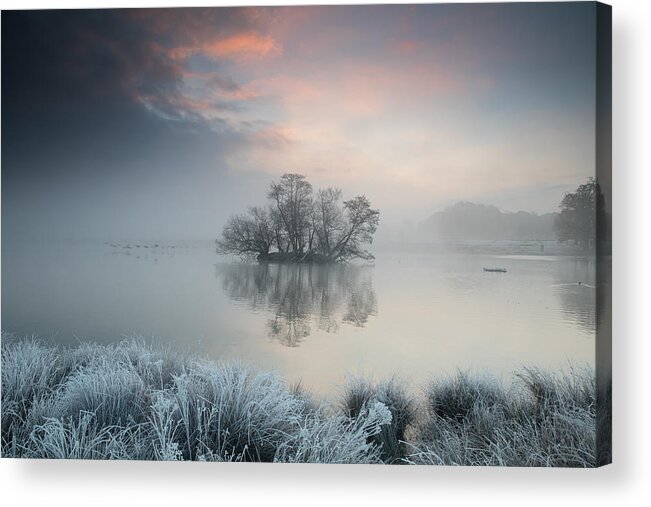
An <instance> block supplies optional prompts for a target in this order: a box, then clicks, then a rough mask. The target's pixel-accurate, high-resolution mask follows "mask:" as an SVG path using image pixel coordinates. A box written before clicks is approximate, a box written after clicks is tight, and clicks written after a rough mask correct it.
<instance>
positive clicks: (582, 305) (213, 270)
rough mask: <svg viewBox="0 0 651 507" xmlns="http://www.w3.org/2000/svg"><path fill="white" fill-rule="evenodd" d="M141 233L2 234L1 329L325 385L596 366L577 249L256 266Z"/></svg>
mask: <svg viewBox="0 0 651 507" xmlns="http://www.w3.org/2000/svg"><path fill="white" fill-rule="evenodd" d="M140 244H141V247H140V248H138V247H137V246H136V247H133V245H132V248H123V247H122V248H117V247H111V246H110V245H104V244H102V243H99V244H74V245H67V244H58V245H46V246H41V247H39V248H36V247H29V248H17V249H15V250H12V249H11V248H9V247H7V248H5V247H6V246H5V245H3V272H2V325H3V329H4V330H6V331H13V332H16V333H17V334H19V335H31V334H32V333H35V334H37V335H40V336H43V337H46V338H50V337H52V339H53V340H54V341H56V342H59V343H63V344H75V343H77V342H78V341H79V340H94V341H99V342H105V343H107V342H113V341H117V340H120V339H122V338H123V337H124V336H127V335H130V334H134V333H135V334H140V335H142V336H144V337H145V338H151V337H156V338H157V339H160V340H163V341H167V342H171V343H174V344H176V345H178V346H180V347H182V348H184V349H190V350H196V351H198V352H199V353H201V354H205V355H208V356H210V357H212V358H219V359H221V358H223V359H237V360H241V361H243V362H246V363H251V364H253V365H255V366H258V367H262V368H271V369H279V370H281V371H282V372H283V374H284V375H286V376H287V378H288V379H289V380H296V379H299V378H301V379H303V381H304V383H305V385H307V386H310V388H312V389H313V390H314V391H315V392H319V393H322V394H328V393H332V392H333V390H336V389H337V386H338V385H341V384H342V383H343V382H344V376H345V375H346V374H347V373H358V372H361V373H368V374H371V375H373V376H375V377H376V378H377V377H386V376H391V375H394V374H398V375H400V376H402V377H405V378H406V379H407V380H411V381H413V382H415V383H416V384H418V383H421V382H424V381H426V380H427V379H428V378H431V377H432V376H434V375H439V374H445V373H448V372H453V371H454V370H456V369H457V368H474V369H476V370H480V371H488V372H492V373H495V374H496V375H500V376H504V377H510V375H511V373H512V372H513V371H514V370H516V369H518V368H520V367H522V365H523V364H532V365H538V366H541V367H545V368H558V367H562V366H564V365H566V364H567V362H568V361H571V362H577V363H588V364H593V363H594V356H595V352H594V348H595V341H594V326H595V304H596V302H595V290H594V289H592V288H591V287H590V286H594V285H596V284H595V276H594V269H595V268H594V263H593V262H590V261H588V260H586V259H580V258H573V257H563V256H556V257H553V258H552V259H550V258H547V257H542V256H541V257H536V256H535V255H530V256H526V255H524V256H523V255H522V253H521V251H519V249H515V251H516V253H517V254H518V255H519V257H509V256H508V255H505V254H504V252H503V251H502V250H505V249H508V248H511V246H510V245H497V246H499V252H495V251H494V250H496V249H497V247H496V246H495V245H493V246H491V249H490V250H489V251H488V252H484V253H482V251H481V248H480V245H473V248H472V251H468V250H467V249H463V248H457V247H454V248H438V247H437V248H433V247H431V246H423V247H420V246H412V247H411V248H400V249H393V250H388V249H382V248H379V247H378V249H377V251H376V254H377V260H376V263H375V265H374V266H352V265H349V266H329V267H327V266H289V265H257V264H243V263H240V262H238V261H234V260H229V259H224V258H220V257H218V256H216V255H215V253H214V249H213V246H212V244H210V243H205V244H199V243H198V244H191V243H187V244H180V243H179V244H176V245H174V246H175V248H171V246H172V245H171V244H165V246H166V248H163V247H162V246H163V243H160V244H159V247H152V245H149V248H144V246H143V244H142V243H140ZM14 246H15V245H14ZM516 246H517V245H516ZM12 248H13V246H12ZM485 266H499V267H504V268H506V269H507V270H508V272H507V273H485V272H483V267H485ZM578 282H581V283H582V284H581V286H579V285H578ZM270 338H271V339H270Z"/></svg>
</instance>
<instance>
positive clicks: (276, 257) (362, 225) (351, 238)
mask: <svg viewBox="0 0 651 507" xmlns="http://www.w3.org/2000/svg"><path fill="white" fill-rule="evenodd" d="M267 198H268V200H269V202H268V204H267V205H266V206H265V207H257V206H255V207H251V208H249V210H248V212H247V213H245V214H240V215H234V216H232V217H231V218H229V219H228V221H227V222H226V225H225V226H224V229H223V231H222V237H221V239H219V240H217V241H216V244H217V249H218V251H219V252H220V253H225V254H235V255H241V256H254V257H256V258H257V259H258V260H259V261H280V262H342V261H348V260H352V259H363V260H367V261H370V260H373V259H374V256H373V254H371V253H370V252H369V251H368V250H366V249H365V247H366V245H369V244H371V243H372V242H373V235H374V234H375V231H376V230H377V227H378V224H379V222H380V212H379V211H378V210H377V209H373V208H371V203H370V201H369V200H368V199H367V198H366V197H365V196H363V195H360V196H357V197H355V198H353V199H350V200H347V201H343V202H342V193H341V190H339V189H337V188H330V187H329V188H326V189H322V190H318V191H317V192H316V194H315V193H314V191H313V188H312V185H311V184H310V183H309V182H308V181H307V180H306V179H305V176H303V175H301V174H284V175H283V176H282V177H281V178H280V181H278V182H273V183H272V184H271V186H270V188H269V192H268V193H267Z"/></svg>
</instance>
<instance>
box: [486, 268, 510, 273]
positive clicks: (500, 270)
mask: <svg viewBox="0 0 651 507" xmlns="http://www.w3.org/2000/svg"><path fill="white" fill-rule="evenodd" d="M484 271H485V272H486V273H506V268H484Z"/></svg>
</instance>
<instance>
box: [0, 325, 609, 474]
mask: <svg viewBox="0 0 651 507" xmlns="http://www.w3.org/2000/svg"><path fill="white" fill-rule="evenodd" d="M595 401H596V400H595V383H594V375H593V372H591V371H589V370H580V371H573V372H571V373H569V374H550V373H546V372H542V371H539V370H535V369H523V370H522V371H521V372H519V373H517V374H516V378H515V379H514V382H513V383H512V385H509V386H508V387H507V386H504V385H502V384H500V383H498V382H497V381H495V380H494V379H491V378H488V377H481V376H476V375H470V374H468V373H462V372H460V373H458V374H456V375H454V376H452V377H450V378H445V379H439V380H434V381H432V382H431V383H430V384H429V385H427V386H426V387H425V388H424V389H423V390H422V392H421V391H420V390H419V391H418V392H417V393H414V392H412V391H410V389H408V387H407V386H405V385H404V384H403V383H401V382H399V381H398V380H396V379H391V380H388V381H384V382H379V383H371V382H368V381H366V380H364V379H353V380H351V381H350V382H349V383H348V384H347V385H346V387H345V389H344V392H343V393H342V396H341V401H340V402H339V403H338V404H336V405H332V404H330V405H326V404H323V403H320V402H319V401H318V400H315V399H313V398H312V397H311V396H310V395H309V393H308V392H307V391H306V390H305V389H304V388H302V387H301V386H300V385H293V386H288V385H287V384H286V383H285V382H284V381H283V379H282V378H281V377H280V376H279V375H277V374H275V373H268V372H256V371H252V370H251V369H249V368H247V367H244V366H242V365H239V364H236V363H214V362H210V361H207V360H204V359H201V358H197V357H193V356H189V355H185V354H182V353H179V352H176V351H173V350H171V349H169V348H164V347H157V346H156V347H152V346H150V345H147V344H145V343H143V342H140V341H137V340H129V341H124V342H122V343H120V344H118V345H113V346H101V345H95V344H88V343H85V344H81V345H79V346H77V347H75V348H69V349H65V348H59V347H55V346H50V345H47V344H45V343H43V342H40V341H37V340H17V339H15V338H13V337H11V336H8V335H4V336H3V339H2V407H1V411H2V454H3V456H4V457H25V458H79V459H137V460H206V461H267V462H269V461H274V462H309V463H394V464H399V463H404V464H437V465H444V464H448V465H511V466H570V467H591V466H594V465H595V463H596V456H597V444H596V436H595V419H596V411H595V405H596V403H595Z"/></svg>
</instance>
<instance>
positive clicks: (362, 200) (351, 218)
mask: <svg viewBox="0 0 651 507" xmlns="http://www.w3.org/2000/svg"><path fill="white" fill-rule="evenodd" d="M344 208H345V210H346V229H345V230H344V233H343V234H342V236H341V239H340V240H339V241H338V242H337V245H336V246H335V248H334V250H333V251H334V255H333V258H334V260H348V259H355V258H359V259H365V260H373V259H374V258H375V257H374V256H373V254H371V253H370V252H369V251H368V250H365V249H364V248H363V245H365V244H371V243H373V235H374V234H375V231H377V227H378V225H379V223H380V211H379V210H377V209H373V208H371V203H370V201H369V200H368V199H367V198H366V196H363V195H358V196H357V197H355V198H354V199H351V200H349V201H345V202H344Z"/></svg>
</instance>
